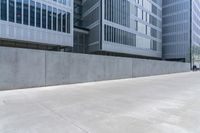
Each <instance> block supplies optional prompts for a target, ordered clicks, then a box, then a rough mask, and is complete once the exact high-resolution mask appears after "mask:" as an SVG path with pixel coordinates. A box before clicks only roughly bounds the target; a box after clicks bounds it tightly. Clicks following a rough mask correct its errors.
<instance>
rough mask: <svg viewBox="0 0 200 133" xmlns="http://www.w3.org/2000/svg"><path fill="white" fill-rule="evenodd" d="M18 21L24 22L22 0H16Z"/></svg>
mask: <svg viewBox="0 0 200 133" xmlns="http://www.w3.org/2000/svg"><path fill="white" fill-rule="evenodd" d="M16 22H17V23H19V24H21V23H22V0H17V1H16Z"/></svg>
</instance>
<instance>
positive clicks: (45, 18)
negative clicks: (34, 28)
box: [42, 5, 47, 28]
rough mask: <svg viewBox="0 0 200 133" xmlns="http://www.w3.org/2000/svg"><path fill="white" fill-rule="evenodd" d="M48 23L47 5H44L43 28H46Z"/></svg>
mask: <svg viewBox="0 0 200 133" xmlns="http://www.w3.org/2000/svg"><path fill="white" fill-rule="evenodd" d="M46 25H47V9H46V5H42V28H46Z"/></svg>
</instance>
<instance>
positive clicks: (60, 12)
mask: <svg viewBox="0 0 200 133" xmlns="http://www.w3.org/2000/svg"><path fill="white" fill-rule="evenodd" d="M61 18H62V11H61V10H58V31H61V23H62V22H61Z"/></svg>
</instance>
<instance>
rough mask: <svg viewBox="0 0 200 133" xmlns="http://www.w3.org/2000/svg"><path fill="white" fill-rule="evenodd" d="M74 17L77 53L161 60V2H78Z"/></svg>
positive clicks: (150, 0)
mask: <svg viewBox="0 0 200 133" xmlns="http://www.w3.org/2000/svg"><path fill="white" fill-rule="evenodd" d="M74 14H75V18H74V22H75V23H74V24H75V32H74V36H75V39H74V41H75V42H76V43H75V45H76V48H75V49H78V48H83V47H82V46H85V47H84V48H83V49H84V50H86V51H87V52H88V53H95V54H112V55H121V56H123V55H130V56H137V57H146V58H158V59H160V58H162V0H75V2H74ZM82 42H83V43H84V44H83V45H82ZM84 50H83V51H84ZM77 51H79V50H77ZM80 51H82V50H80Z"/></svg>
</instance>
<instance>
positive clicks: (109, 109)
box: [0, 72, 200, 133]
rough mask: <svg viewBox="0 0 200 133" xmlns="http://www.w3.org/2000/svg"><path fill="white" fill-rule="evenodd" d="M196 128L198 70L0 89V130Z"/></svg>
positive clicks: (92, 132) (170, 132)
mask: <svg viewBox="0 0 200 133" xmlns="http://www.w3.org/2000/svg"><path fill="white" fill-rule="evenodd" d="M199 132H200V73H199V72H195V73H193V72H190V73H182V74H172V75H164V76H155V77H147V78H137V79H125V80H115V81H104V82H94V83H85V84H76V85H66V86H56V87H46V88H34V89H24V90H12V91H2V92H0V133H199Z"/></svg>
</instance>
